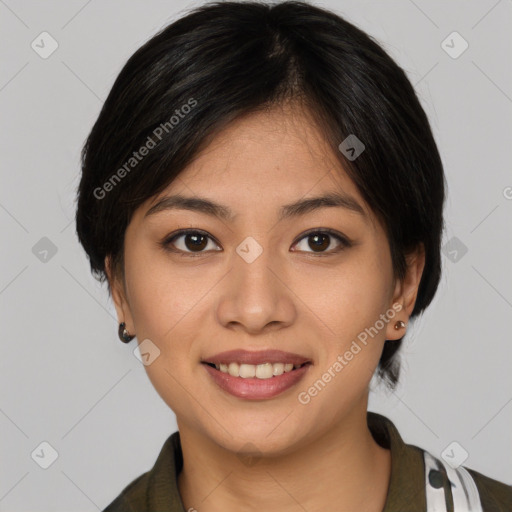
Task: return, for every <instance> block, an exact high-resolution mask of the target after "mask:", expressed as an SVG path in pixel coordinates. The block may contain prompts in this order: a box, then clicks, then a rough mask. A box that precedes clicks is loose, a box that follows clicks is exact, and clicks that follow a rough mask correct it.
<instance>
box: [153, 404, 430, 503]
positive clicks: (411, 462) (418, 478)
mask: <svg viewBox="0 0 512 512" xmlns="http://www.w3.org/2000/svg"><path fill="white" fill-rule="evenodd" d="M367 421H368V427H369V429H370V432H371V433H372V435H373V437H374V439H375V440H376V441H377V443H379V444H380V445H381V446H383V447H384V448H388V449H390V450H391V476H390V483H389V488H388V495H387V498H386V504H385V506H384V509H383V511H382V512H407V511H410V510H423V508H424V507H425V502H426V498H425V479H424V464H423V450H422V449H421V448H418V447H417V446H414V445H409V444H405V443H404V441H403V440H402V437H401V436H400V434H399V432H398V430H397V429H396V427H395V425H394V424H393V422H392V421H391V420H389V419H388V418H386V417H385V416H382V415H381V414H377V413H374V412H370V411H368V412H367ZM182 468H183V453H182V451H181V442H180V434H179V431H177V432H174V433H173V434H171V435H170V436H169V437H168V438H167V440H166V441H165V443H164V445H163V447H162V449H161V451H160V454H159V455H158V458H157V460H156V462H155V464H154V466H153V468H152V469H151V470H150V471H149V472H148V473H147V487H146V506H147V510H159V511H161V512H185V507H184V505H183V502H182V501H181V496H180V494H179V490H178V475H179V473H180V472H181V470H182Z"/></svg>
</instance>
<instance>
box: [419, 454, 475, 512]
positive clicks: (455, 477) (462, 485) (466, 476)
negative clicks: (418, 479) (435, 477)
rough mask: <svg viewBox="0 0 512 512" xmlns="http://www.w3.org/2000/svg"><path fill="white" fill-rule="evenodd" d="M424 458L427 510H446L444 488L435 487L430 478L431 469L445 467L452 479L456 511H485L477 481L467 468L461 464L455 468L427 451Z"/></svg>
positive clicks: (432, 511) (430, 511) (435, 511)
mask: <svg viewBox="0 0 512 512" xmlns="http://www.w3.org/2000/svg"><path fill="white" fill-rule="evenodd" d="M423 458H424V462H425V494H426V497H427V512H446V501H445V496H444V488H443V487H442V486H441V487H440V488H436V487H434V486H433V485H432V484H431V482H430V478H429V474H430V471H432V470H434V471H441V470H442V468H444V469H445V471H446V474H447V476H448V480H449V481H450V487H451V490H452V497H453V507H454V512H483V510H482V504H481V502H480V495H479V493H478V488H477V486H476V483H475V481H474V480H473V477H472V476H471V475H470V473H469V472H468V471H467V470H466V469H465V468H463V467H462V466H459V467H458V468H456V469H454V468H452V467H451V466H450V465H449V464H445V463H444V462H443V461H442V460H440V459H438V458H436V457H434V456H433V455H432V454H431V453H429V452H427V451H424V453H423Z"/></svg>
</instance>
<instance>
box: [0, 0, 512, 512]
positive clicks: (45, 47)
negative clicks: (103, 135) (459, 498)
mask: <svg viewBox="0 0 512 512" xmlns="http://www.w3.org/2000/svg"><path fill="white" fill-rule="evenodd" d="M199 4H201V2H194V3H190V2H187V1H157V0H152V1H146V2H144V1H137V0H132V1H124V2H123V1H121V0H112V1H108V2H105V1H103V2H101V1H100V0H89V1H84V0H74V1H66V2H65V1H60V2H58V1H45V2H37V1H35V0H30V1H27V0H25V1H21V0H0V23H1V25H0V30H1V33H2V34H3V36H2V37H3V41H4V44H3V46H2V49H1V55H2V62H3V65H2V67H1V70H0V106H1V112H2V116H1V122H2V138H1V151H0V154H1V159H2V174H1V191H0V224H1V228H2V251H1V275H0V305H1V322H0V326H1V333H2V335H1V338H2V358H1V363H0V364H1V375H0V378H1V390H2V393H1V399H0V427H1V432H2V435H1V439H2V443H1V450H2V451H1V454H0V460H1V465H0V510H2V511H10V512H15V511H27V510H30V511H33V512H38V511H53V512H58V511H63V512H64V511H66V512H70V511H95V510H98V509H103V508H104V507H105V506H106V505H107V504H108V503H110V501H111V500H112V499H113V498H114V497H115V496H117V494H118V493H119V492H120V491H121V489H122V488H124V486H126V485H127V484H128V483H129V482H130V481H131V480H132V479H134V478H135V477H137V476H138V475H140V474H141V473H142V472H144V471H147V470H148V469H150V467H151V466H152V464H153V463H154V461H155V458H156V456H157V455H158V452H159V450H160V448H161V446H162V444H163V442H164V440H165V439H166V438H167V436H168V435H169V434H170V433H172V432H173V431H175V429H176V423H175V418H174V414H173V413H172V411H170V410H169V409H168V407H167V406H166V405H165V404H164V402H163V401H162V400H161V399H160V397H159V396H158V395H157V393H156V391H154V389H153V387H152V385H151V384H150V382H149V380H148V378H147V377H146V373H145V371H144V367H143V365H142V364H141V363H140V362H139V360H138V359H137V358H136V357H135V356H134V354H133V350H134V348H135V346H136V343H137V342H136V341H133V342H132V343H131V344H130V345H128V346H126V345H123V344H122V343H121V342H120V341H119V340H118V339H117V336H116V329H117V323H116V317H115V311H114V308H113V306H112V304H111V303H110V302H109V300H108V294H107V290H106V288H101V287H100V286H99V284H98V283H97V282H96V281H95V280H94V279H93V278H92V276H91V275H90V272H89V267H88V263H87V260H86V257H85V254H84V253H83V251H82V248H81V246H79V244H78V241H77V238H76V235H75V232H74V213H75V204H74V197H75V189H76V186H77V184H78V178H79V170H80V168H79V153H80V149H81V147H82V144H83V142H84V140H85V138H86V136H87V134H88V132H89V130H90V129H91V127H92V125H93V122H94V121H95V119H96V117H97V115H98V113H99V111H100V108H101V106H102V103H103V101H104V100H105V98H106V96H107V94H108V92H109V90H110V88H111V86H112V84H113V82H114V79H115V78H116V76H117V74H118V73H119V71H120V70H121V68H122V66H123V65H124V63H125V62H126V60H127V59H128V58H129V57H130V55H131V54H132V53H133V52H134V51H135V50H136V49H137V48H138V47H139V46H140V45H141V44H142V43H144V42H145V41H146V40H148V39H149V38H150V37H151V36H152V35H153V34H154V33H155V32H156V31H157V30H159V29H160V28H161V27H163V26H164V25H166V24H167V23H168V22H170V21H171V20H173V19H175V18H176V17H178V16H181V15H182V14H183V13H184V12H185V11H186V9H187V8H189V7H192V6H195V5H199ZM318 5H322V6H325V7H328V8H331V9H333V10H335V11H337V12H338V13H339V14H342V15H344V16H345V17H346V18H347V19H348V20H349V21H352V22H354V23H355V24H357V25H358V26H360V27H361V28H363V29H364V30H366V31H367V32H369V33H370V34H371V35H373V36H375V37H376V38H377V39H378V40H379V41H381V42H382V43H383V44H384V47H385V49H386V50H387V51H388V52H389V53H390V54H391V55H392V56H393V57H394V58H395V59H396V60H397V61H398V62H399V64H400V65H401V66H402V67H404V69H405V70H406V72H407V74H408V76H409V77H410V79H411V81H412V83H413V84H415V86H416V89H417V91H418V93H419V95H420V97H421V101H422V104H423V106H424V108H425V109H426V111H427V113H428V115H429V117H430V120H431V123H432V127H433V130H434V133H435V136H436V140H437V142H438V144H439V148H440V151H441V154H442V158H443V162H444V164H445V168H446V175H447V181H448V201H447V209H446V223H447V231H446V235H445V241H444V243H445V244H447V245H445V248H444V255H443V266H444V276H443V280H442V283H441V286H440V289H439V291H438V293H437V296H436V299H435V301H434V303H433V304H432V305H431V306H430V308H429V310H428V311H427V312H426V313H425V315H424V316H423V318H422V319H421V320H420V321H419V322H417V323H416V325H414V326H413V327H412V329H410V330H409V332H408V342H407V343H406V344H405V346H404V347H403V375H402V380H401V385H400V386H399V388H398V389H397V391H396V392H395V393H392V394H390V393H385V392H384V391H383V390H379V389H377V390H376V391H375V392H374V393H372V395H371V397H370V400H371V401H370V409H372V410H374V411H377V412H381V413H383V414H386V415H387V416H388V417H390V418H391V419H392V420H393V421H394V422H395V424H396V425H397V427H398V428H399V430H400V432H401V434H402V436H403V437H404V439H405V440H406V442H408V443H412V444H416V445H418V446H421V447H423V448H426V449H428V450H430V451H432V452H433V453H435V454H437V456H441V455H442V454H443V453H444V454H445V455H446V454H447V453H448V454H450V456H452V457H459V458H464V457H465V456H466V452H467V459H466V460H465V461H464V465H466V466H469V467H471V468H474V469H476V470H478V471H480V472H482V473H484V474H486V475H488V476H490V477H492V478H496V479H499V480H502V481H506V482H507V483H509V484H510V483H512V463H511V454H512V437H511V432H512V428H511V425H512V375H511V356H512V343H511V341H512V337H511V334H510V320H511V318H512V272H511V260H512V236H511V234H512V229H511V220H512V172H511V166H510V147H511V145H512V139H511V135H512V134H511V131H512V130H511V125H512V122H511V121H512V120H511V111H512V83H511V82H512V80H511V79H512V72H511V65H510V55H512V51H511V50H512V48H511V46H512V45H511V37H510V33H511V30H512V23H511V21H512V20H511V16H512V1H511V0H498V1H497V0H479V1H476V0H473V1H463V0H451V1H446V0H443V1H440V0H437V1H432V0H428V1H427V0H414V1H413V0H396V1H376V0H374V1H361V0H359V1H356V0H351V1H349V0H338V1H336V0H329V1H327V0H326V1H324V2H323V3H320V2H319V3H318ZM43 32H47V33H48V34H42V33H43ZM453 32H457V34H453ZM41 34H42V35H41ZM443 41H444V42H443ZM466 44H467V45H468V47H467V48H465V47H466ZM55 45H58V47H57V48H56V49H54V46H55ZM53 50H54V51H53ZM52 51H53V53H51V52H52ZM453 442H456V443H457V444H455V445H452V443H453ZM41 443H43V444H41ZM446 450H447V451H446ZM45 466H47V469H44V467H45Z"/></svg>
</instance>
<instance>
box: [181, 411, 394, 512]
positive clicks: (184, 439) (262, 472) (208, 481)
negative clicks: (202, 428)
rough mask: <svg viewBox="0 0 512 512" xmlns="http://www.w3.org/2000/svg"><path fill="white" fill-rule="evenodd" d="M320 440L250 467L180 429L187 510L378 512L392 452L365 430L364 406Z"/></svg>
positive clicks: (186, 428) (197, 434) (199, 436)
mask: <svg viewBox="0 0 512 512" xmlns="http://www.w3.org/2000/svg"><path fill="white" fill-rule="evenodd" d="M362 405H364V408H362V407H358V410H354V411H352V412H351V414H350V415H349V416H347V417H345V418H343V420H342V421H340V422H338V423H337V424H336V425H334V426H333V428H331V429H330V430H328V431H326V432H325V433H324V434H323V435H322V436H320V437H319V438H317V439H315V440H313V441H311V442H309V443H304V444H303V445H301V446H300V448H299V449H297V450H295V451H293V452H292V453H288V454H286V455H283V456H273V457H261V458H259V459H257V460H256V461H253V462H248V461H247V460H245V459H244V460H242V459H241V458H240V457H239V456H237V454H236V453H233V452H231V451H229V450H225V449H224V448H223V447H221V446H219V445H218V444H216V443H214V442H212V441H211V440H209V439H206V438H205V436H204V435H202V434H201V433H200V432H198V431H197V430H195V429H193V428H189V426H185V425H183V427H182V426H181V425H180V422H179V421H178V426H179V431H180V439H181V445H182V451H183V460H184V465H183V470H182V471H181V473H180V474H179V476H178V487H179V490H180V495H181V498H182V500H183V503H184V505H185V510H189V509H196V510H198V511H200V512H220V511H222V512H230V511H238V510H247V511H252V510H254V511H257V510H258V511H259V510H267V511H274V510H275V511H277V510H279V511H280V512H287V511H290V512H291V511H292V510H293V511H296V510H298V507H299V506H300V507H301V508H302V509H303V510H308V511H316V510H329V509H332V508H333V503H335V504H336V507H335V508H336V510H338V511H340V512H349V511H350V512H352V511H353V510H365V511H366V512H382V510H383V508H384V504H385V501H386V495H387V490H388V487H389V479H390V473H391V456H390V452H389V450H386V449H384V448H382V447H381V446H379V445H378V444H377V443H376V441H375V440H374V439H373V436H372V434H371V432H370V430H369V429H368V425H367V420H366V405H367V404H366V403H364V404H362Z"/></svg>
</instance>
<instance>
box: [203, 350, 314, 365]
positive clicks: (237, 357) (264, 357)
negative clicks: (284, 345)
mask: <svg viewBox="0 0 512 512" xmlns="http://www.w3.org/2000/svg"><path fill="white" fill-rule="evenodd" d="M201 362H203V363H210V364H214V365H220V364H221V363H222V364H229V363H238V364H252V365H259V364H265V363H272V364H273V363H282V364H287V363H291V364H293V365H294V366H300V365H303V364H304V363H309V362H311V360H310V359H308V358H307V357H304V356H301V355H299V354H294V353H292V352H283V351H282V350H260V351H257V352H251V351H248V350H228V351H227V352H221V353H219V354H215V355H213V356H208V357H205V358H204V359H203V360H202V361H201Z"/></svg>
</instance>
